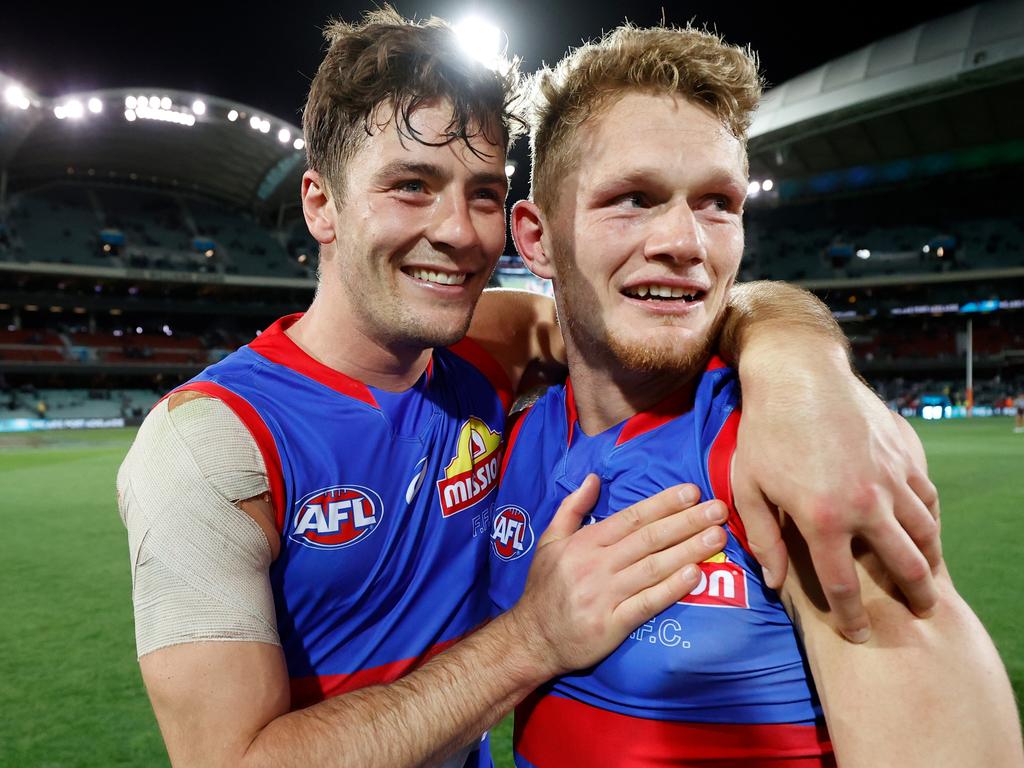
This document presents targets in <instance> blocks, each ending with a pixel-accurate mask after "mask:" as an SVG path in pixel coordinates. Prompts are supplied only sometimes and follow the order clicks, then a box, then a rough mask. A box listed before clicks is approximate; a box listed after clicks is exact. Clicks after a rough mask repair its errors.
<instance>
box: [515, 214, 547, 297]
mask: <svg viewBox="0 0 1024 768" xmlns="http://www.w3.org/2000/svg"><path fill="white" fill-rule="evenodd" d="M510 226H511V229H512V239H513V240H514V241H515V244H516V250H517V251H519V255H520V256H522V257H523V261H524V262H525V263H526V266H527V268H528V269H529V270H530V271H531V272H533V274H535V275H536V276H537V277H542V278H544V279H546V280H550V279H551V278H552V277H554V276H555V270H554V262H553V261H552V259H551V254H550V253H548V241H549V240H550V238H547V237H545V236H544V232H545V227H546V226H547V223H546V222H545V220H544V214H543V213H541V210H540V208H538V207H537V204H536V203H534V202H533V201H531V200H520V201H519V202H518V203H516V204H515V205H514V206H512V222H511V225H510Z"/></svg>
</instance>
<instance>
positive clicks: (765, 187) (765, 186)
mask: <svg viewBox="0 0 1024 768" xmlns="http://www.w3.org/2000/svg"><path fill="white" fill-rule="evenodd" d="M774 186H775V182H774V181H772V180H771V179H765V180H764V182H763V183H762V184H761V189H763V190H764V191H765V192H771V191H772V188H773V187H774Z"/></svg>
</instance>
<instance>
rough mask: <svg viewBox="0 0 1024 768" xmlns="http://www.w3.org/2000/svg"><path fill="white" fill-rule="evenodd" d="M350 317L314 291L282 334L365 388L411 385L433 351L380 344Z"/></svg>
mask: <svg viewBox="0 0 1024 768" xmlns="http://www.w3.org/2000/svg"><path fill="white" fill-rule="evenodd" d="M350 314H351V313H350V312H348V311H347V306H346V305H345V302H343V301H333V300H331V299H330V298H325V292H324V291H322V290H321V291H317V295H316V298H314V299H313V304H312V305H311V306H310V308H309V310H308V311H307V312H306V314H305V315H303V316H302V317H301V318H300V319H299V321H298V322H296V323H295V324H294V325H292V326H291V327H290V328H289V329H288V330H287V331H286V333H287V334H288V336H289V338H291V340H292V341H294V342H295V343H296V344H297V345H298V346H299V347H300V348H301V349H302V351H303V352H305V353H306V354H307V355H309V356H310V357H312V358H314V359H316V360H318V361H319V362H321V363H323V364H324V365H326V366H327V367H328V368H333V369H334V370H336V371H339V372H341V373H343V374H345V375H346V376H350V377H352V378H353V379H356V380H358V381H361V382H363V383H364V384H366V385H368V386H371V387H376V388H377V389H383V390H385V391H389V392H402V391H404V390H406V389H409V388H410V387H411V386H412V385H413V384H415V383H416V381H417V380H418V379H419V377H420V376H422V375H423V371H424V370H426V368H427V363H428V362H429V361H430V355H431V352H432V351H433V350H431V349H429V348H428V349H423V348H421V347H409V346H401V345H397V344H387V343H384V342H381V341H380V340H378V339H375V338H373V336H372V335H371V334H370V333H369V332H368V331H367V329H366V328H365V327H364V326H363V325H362V324H361V323H359V322H357V321H356V319H355V318H353V317H351V316H350Z"/></svg>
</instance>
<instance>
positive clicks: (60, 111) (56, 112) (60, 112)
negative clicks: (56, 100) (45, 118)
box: [53, 104, 68, 120]
mask: <svg viewBox="0 0 1024 768" xmlns="http://www.w3.org/2000/svg"><path fill="white" fill-rule="evenodd" d="M53 116H54V117H56V118H57V119H58V120H63V119H64V118H65V117H67V116H68V111H67V110H66V109H65V108H64V105H63V104H58V105H57V106H56V107H54V108H53Z"/></svg>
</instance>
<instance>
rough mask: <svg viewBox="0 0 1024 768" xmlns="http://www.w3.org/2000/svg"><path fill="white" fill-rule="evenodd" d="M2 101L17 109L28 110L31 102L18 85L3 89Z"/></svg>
mask: <svg viewBox="0 0 1024 768" xmlns="http://www.w3.org/2000/svg"><path fill="white" fill-rule="evenodd" d="M4 101H6V102H7V103H8V104H10V105H11V106H12V107H17V108H18V109H28V108H29V107H30V106H31V104H32V102H31V101H30V100H29V98H28V96H26V95H25V90H24V89H23V88H22V87H21V86H20V85H15V84H13V83H12V84H11V85H8V86H7V87H6V88H5V89H4Z"/></svg>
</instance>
